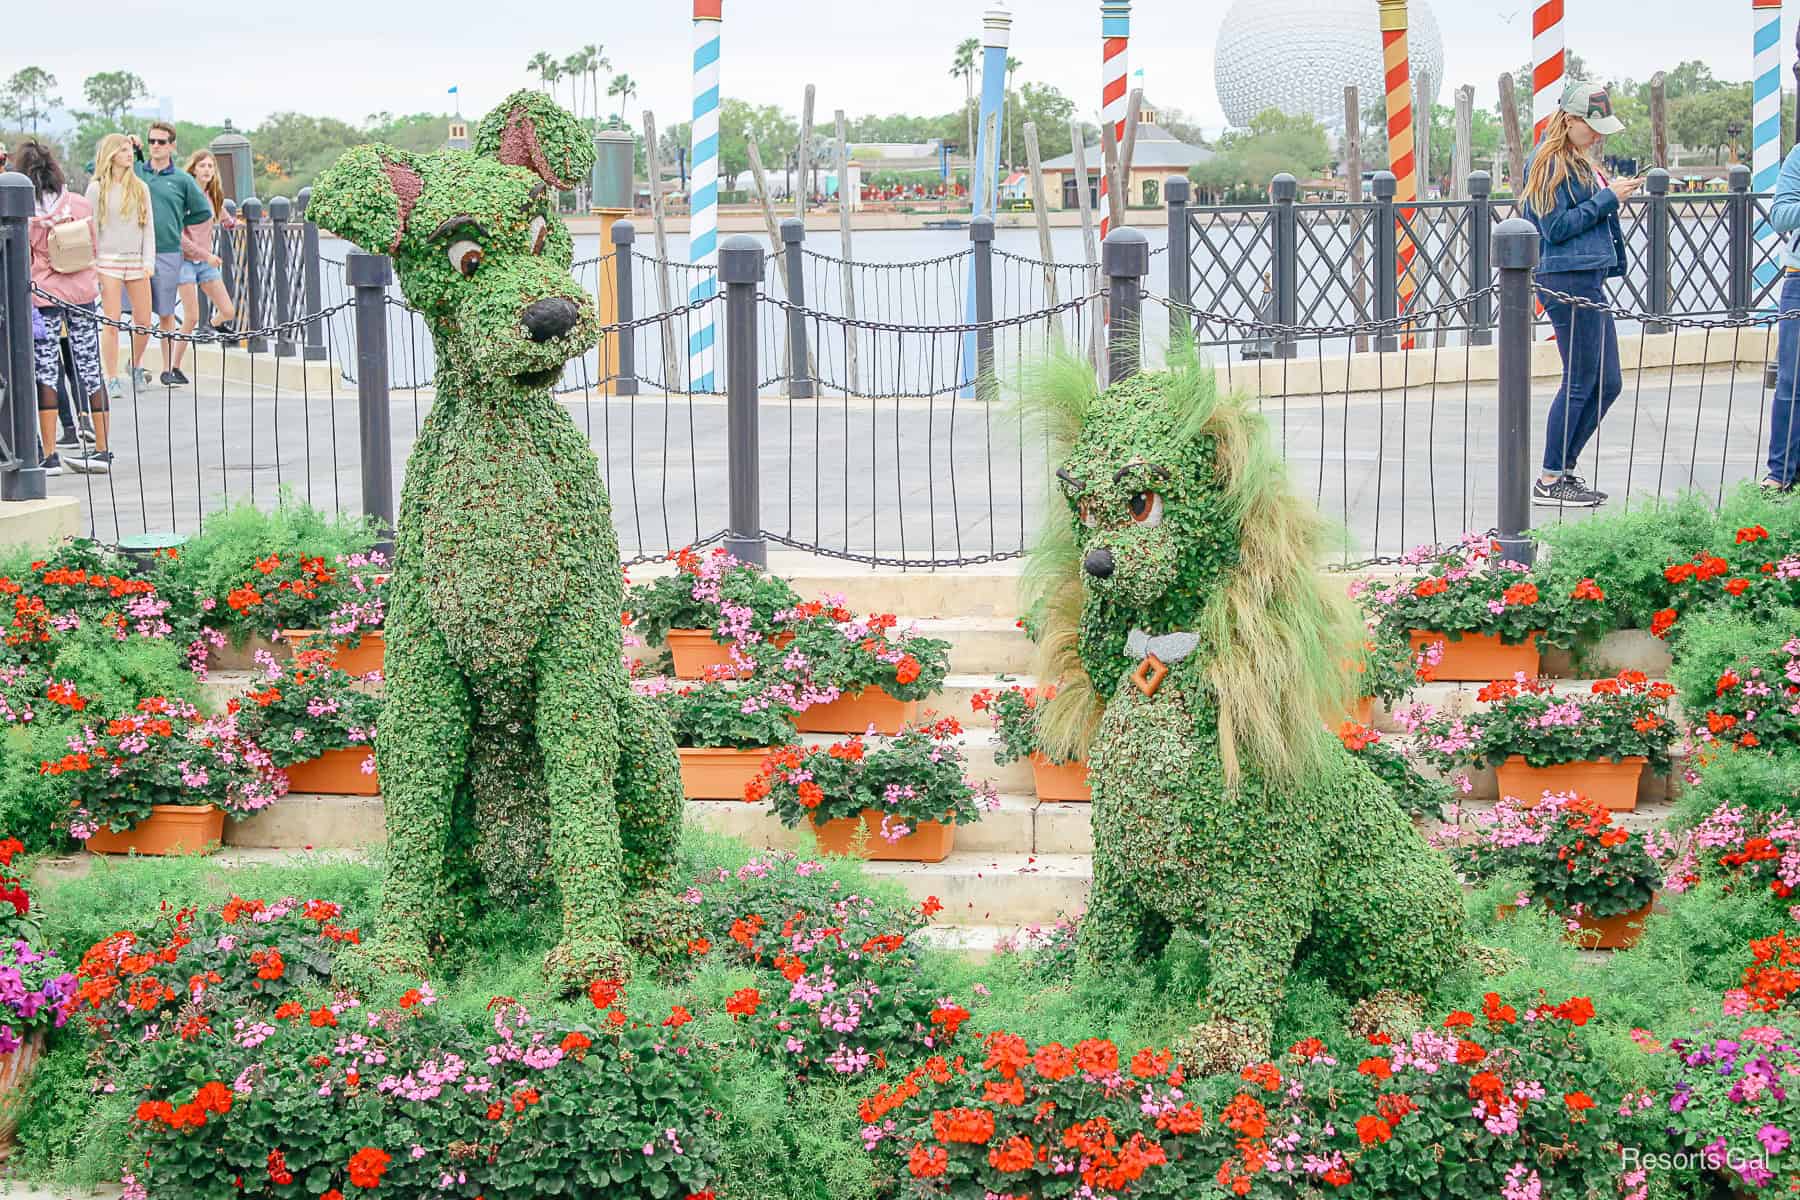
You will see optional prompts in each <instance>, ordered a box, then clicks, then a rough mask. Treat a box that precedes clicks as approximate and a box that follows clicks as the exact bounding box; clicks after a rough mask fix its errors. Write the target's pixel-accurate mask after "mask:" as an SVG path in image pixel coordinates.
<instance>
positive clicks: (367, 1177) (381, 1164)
mask: <svg viewBox="0 0 1800 1200" xmlns="http://www.w3.org/2000/svg"><path fill="white" fill-rule="evenodd" d="M393 1157H394V1156H393V1155H391V1154H389V1153H388V1152H387V1151H386V1150H378V1149H376V1148H375V1147H374V1146H364V1147H363V1148H362V1149H361V1150H358V1151H357V1152H356V1153H355V1154H352V1155H351V1156H350V1182H351V1183H353V1184H355V1185H356V1186H357V1187H359V1188H370V1189H373V1188H378V1187H380V1186H381V1176H382V1173H383V1172H385V1171H386V1170H387V1168H388V1163H390V1162H392V1161H393Z"/></svg>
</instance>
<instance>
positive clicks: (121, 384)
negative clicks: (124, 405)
mask: <svg viewBox="0 0 1800 1200" xmlns="http://www.w3.org/2000/svg"><path fill="white" fill-rule="evenodd" d="M106 394H107V397H108V398H110V399H113V400H123V399H124V398H125V381H124V380H122V379H120V378H119V377H118V376H117V375H114V376H113V377H112V378H111V379H109V380H107V381H106Z"/></svg>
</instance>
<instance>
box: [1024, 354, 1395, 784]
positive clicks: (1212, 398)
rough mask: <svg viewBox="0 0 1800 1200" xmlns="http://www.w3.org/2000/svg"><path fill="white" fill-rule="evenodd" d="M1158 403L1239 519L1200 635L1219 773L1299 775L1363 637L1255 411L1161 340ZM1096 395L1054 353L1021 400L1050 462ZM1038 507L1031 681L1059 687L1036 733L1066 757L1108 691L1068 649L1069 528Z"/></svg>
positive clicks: (1072, 365) (1072, 556)
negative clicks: (1166, 358)
mask: <svg viewBox="0 0 1800 1200" xmlns="http://www.w3.org/2000/svg"><path fill="white" fill-rule="evenodd" d="M1159 399H1160V400H1162V401H1163V402H1165V403H1169V404H1172V405H1173V406H1174V408H1175V410H1176V417H1177V421H1176V428H1177V430H1178V431H1179V433H1178V439H1179V441H1180V442H1181V443H1182V446H1181V449H1179V450H1177V451H1176V452H1177V453H1187V452H1188V451H1187V447H1190V446H1192V444H1193V443H1194V442H1195V441H1196V440H1198V439H1201V438H1205V439H1206V440H1207V441H1208V443H1209V445H1210V446H1211V448H1212V457H1213V462H1214V464H1215V470H1216V472H1217V477H1218V482H1219V486H1220V487H1221V488H1222V489H1223V491H1224V493H1225V498H1226V500H1227V501H1228V503H1229V506H1230V511H1231V512H1232V513H1233V515H1234V516H1235V518H1236V525H1237V528H1238V536H1239V541H1240V545H1239V553H1238V565H1237V566H1236V567H1235V568H1234V569H1233V570H1232V572H1231V575H1230V580H1229V582H1228V583H1227V585H1226V586H1225V587H1224V588H1223V589H1222V590H1221V591H1220V592H1219V593H1218V594H1217V595H1216V596H1215V597H1213V599H1212V601H1211V603H1209V604H1208V605H1207V607H1206V609H1205V610H1204V612H1203V614H1202V618H1201V627H1200V629H1199V630H1197V632H1199V633H1200V634H1201V640H1202V644H1203V645H1206V646H1209V647H1213V648H1215V649H1214V651H1213V655H1212V657H1211V658H1210V659H1209V660H1208V662H1207V666H1206V673H1207V677H1208V680H1209V682H1210V683H1211V685H1212V688H1213V692H1214V695H1215V696H1216V698H1217V701H1218V705H1219V735H1220V743H1221V747H1222V751H1223V754H1224V759H1225V766H1226V770H1227V774H1228V775H1229V776H1231V777H1232V778H1233V779H1235V777H1236V775H1237V773H1238V767H1239V763H1240V761H1241V760H1242V759H1244V758H1246V757H1247V758H1248V759H1249V760H1250V761H1251V762H1252V763H1254V765H1255V767H1256V769H1257V770H1258V772H1259V773H1260V774H1262V775H1263V776H1265V777H1267V778H1273V779H1284V778H1289V779H1291V778H1294V777H1296V776H1299V775H1304V774H1307V773H1309V772H1310V771H1312V770H1315V769H1317V768H1319V767H1320V766H1321V765H1322V762H1323V759H1324V757H1325V756H1326V755H1327V754H1328V753H1330V752H1331V751H1332V740H1331V737H1330V735H1329V733H1328V732H1327V730H1326V728H1325V726H1326V724H1327V723H1329V724H1331V725H1335V724H1337V723H1338V722H1339V721H1340V720H1342V719H1343V717H1344V715H1345V714H1346V713H1347V712H1348V711H1349V707H1350V703H1351V701H1352V699H1353V698H1354V689H1353V671H1354V667H1353V665H1352V658H1353V654H1352V650H1353V649H1354V648H1355V647H1356V646H1357V645H1359V644H1360V639H1361V637H1362V635H1363V630H1362V624H1361V622H1360V621H1359V620H1358V619H1357V616H1356V610H1355V606H1354V604H1353V603H1352V602H1351V600H1350V599H1349V596H1348V594H1347V592H1346V590H1345V589H1344V588H1343V587H1342V586H1339V585H1338V584H1336V583H1335V582H1333V581H1328V580H1326V579H1324V578H1322V577H1321V576H1320V575H1319V572H1318V568H1319V564H1320V562H1321V561H1322V559H1323V556H1324V553H1325V551H1326V548H1327V545H1328V543H1329V540H1330V539H1329V538H1328V536H1327V534H1328V526H1327V523H1326V521H1325V520H1324V519H1323V518H1322V517H1321V516H1320V515H1319V513H1318V510H1317V509H1316V508H1314V507H1313V505H1312V504H1311V503H1309V502H1308V501H1307V500H1305V499H1304V498H1302V497H1301V496H1300V495H1299V494H1298V493H1297V492H1296V491H1295V490H1294V488H1293V486H1292V484H1291V482H1290V481H1289V478H1288V472H1287V466H1286V464H1285V463H1284V462H1283V461H1282V459H1281V456H1280V454H1279V453H1278V451H1277V449H1276V447H1275V445H1274V442H1273V439H1272V438H1271V437H1270V434H1269V429H1268V425H1267V422H1266V421H1265V420H1264V418H1263V417H1262V415H1261V414H1260V413H1258V412H1256V411H1255V410H1254V409H1253V408H1252V407H1251V405H1250V404H1249V402H1248V401H1247V400H1245V399H1244V398H1243V397H1240V396H1234V395H1228V394H1221V392H1220V390H1219V387H1218V382H1217V376H1216V374H1215V373H1214V371H1213V369H1212V367H1211V366H1210V365H1208V364H1206V363H1204V362H1203V361H1202V360H1201V358H1200V355H1199V354H1198V353H1197V351H1196V350H1195V348H1194V347H1193V345H1192V344H1191V343H1189V344H1185V345H1177V346H1175V347H1172V348H1171V350H1170V367H1169V370H1168V372H1167V383H1166V386H1165V387H1164V388H1162V389H1161V395H1160V396H1159ZM1140 402H1141V401H1140ZM1104 403H1106V401H1105V400H1104V399H1103V398H1102V396H1101V395H1100V394H1099V392H1098V390H1097V389H1096V387H1095V384H1094V378H1093V373H1092V371H1091V369H1090V368H1089V367H1088V366H1087V364H1085V363H1083V362H1081V361H1080V360H1078V359H1073V358H1064V359H1059V360H1056V361H1053V362H1051V363H1049V364H1047V365H1046V366H1045V367H1044V368H1042V369H1041V370H1040V371H1039V372H1038V373H1037V375H1036V376H1035V377H1034V378H1033V380H1032V381H1031V385H1030V386H1028V387H1027V388H1026V391H1025V402H1024V407H1025V409H1026V410H1027V412H1028V413H1029V414H1031V415H1034V416H1035V417H1036V418H1037V423H1038V424H1039V425H1040V426H1041V427H1042V428H1043V430H1044V432H1045V434H1046V435H1047V437H1048V439H1049V441H1050V443H1051V450H1050V453H1051V454H1052V456H1053V457H1052V461H1053V462H1054V461H1060V460H1061V458H1063V457H1066V456H1067V454H1068V452H1069V450H1070V448H1071V447H1072V446H1073V445H1074V442H1075V440H1076V439H1077V438H1078V437H1079V435H1080V431H1081V426H1082V423H1083V421H1084V420H1085V418H1086V417H1087V415H1088V413H1089V412H1090V411H1091V410H1093V409H1094V408H1095V407H1096V406H1097V405H1100V404H1104ZM1045 512H1046V514H1047V515H1046V520H1045V523H1044V529H1043V531H1042V533H1041V534H1040V536H1039V539H1038V541H1037V543H1036V545H1035V546H1034V548H1033V550H1032V554H1031V557H1030V560H1029V562H1028V564H1027V567H1026V571H1025V576H1024V580H1023V594H1024V597H1025V601H1026V604H1027V614H1028V616H1029V617H1030V619H1031V620H1032V622H1033V623H1034V625H1035V626H1036V628H1037V630H1038V672H1039V678H1040V679H1043V680H1045V681H1047V682H1049V681H1055V682H1057V683H1058V688H1059V690H1058V693H1057V695H1056V697H1055V698H1054V699H1053V700H1052V701H1050V702H1049V704H1048V706H1047V707H1046V708H1044V709H1042V710H1040V714H1039V734H1040V737H1041V738H1042V740H1043V742H1044V748H1045V750H1046V751H1047V752H1049V753H1052V754H1056V755H1062V756H1073V755H1079V754H1081V753H1083V752H1085V750H1086V748H1087V745H1088V743H1089V742H1090V741H1091V739H1092V737H1093V734H1094V731H1095V730H1096V729H1097V727H1098V725H1099V718H1100V713H1101V711H1102V709H1103V708H1104V705H1105V701H1106V697H1104V696H1099V695H1097V694H1096V692H1095V688H1094V686H1093V684H1092V682H1091V681H1090V680H1089V679H1088V676H1087V672H1086V670H1085V668H1084V667H1083V665H1082V662H1081V658H1080V655H1079V653H1078V648H1079V639H1080V625H1081V613H1082V605H1083V600H1084V590H1083V584H1082V579H1081V564H1080V560H1079V555H1078V553H1077V548H1076V544H1075V525H1074V522H1073V521H1072V520H1071V519H1069V517H1068V515H1067V506H1066V504H1065V503H1064V502H1063V500H1062V498H1061V496H1060V494H1055V495H1053V496H1052V497H1051V499H1050V502H1049V503H1047V504H1046V506H1045Z"/></svg>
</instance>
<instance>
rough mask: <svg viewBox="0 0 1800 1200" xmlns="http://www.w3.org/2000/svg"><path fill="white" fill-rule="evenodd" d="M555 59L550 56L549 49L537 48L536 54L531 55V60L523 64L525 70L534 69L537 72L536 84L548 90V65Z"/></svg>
mask: <svg viewBox="0 0 1800 1200" xmlns="http://www.w3.org/2000/svg"><path fill="white" fill-rule="evenodd" d="M555 61H556V60H555V59H553V58H551V57H550V52H549V51H547V50H539V51H538V52H537V53H536V54H534V55H532V56H531V61H530V62H528V63H526V64H525V69H526V70H527V71H536V72H537V73H538V85H539V86H540V87H542V88H543V89H544V90H545V91H549V90H550V67H551V64H553V63H554V62H555Z"/></svg>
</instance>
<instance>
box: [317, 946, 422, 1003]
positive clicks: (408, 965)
mask: <svg viewBox="0 0 1800 1200" xmlns="http://www.w3.org/2000/svg"><path fill="white" fill-rule="evenodd" d="M430 962H431V954H430V952H429V951H428V950H427V949H426V947H425V942H424V941H423V939H415V938H409V937H406V936H405V935H381V936H378V937H375V938H373V939H371V940H369V941H367V942H363V943H361V944H360V945H355V946H351V947H350V948H349V949H348V950H347V951H346V952H345V953H343V954H340V955H339V956H338V960H337V964H336V967H335V968H334V970H333V974H334V975H335V976H336V977H337V979H338V981H339V982H340V983H342V984H344V985H345V986H346V987H348V988H350V989H351V990H352V991H355V992H359V993H361V994H363V995H369V994H371V993H373V992H376V991H378V990H380V988H381V986H382V985H383V984H384V983H388V982H390V981H392V980H394V979H401V978H404V979H423V978H425V977H426V974H427V968H428V966H429V964H430Z"/></svg>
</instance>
